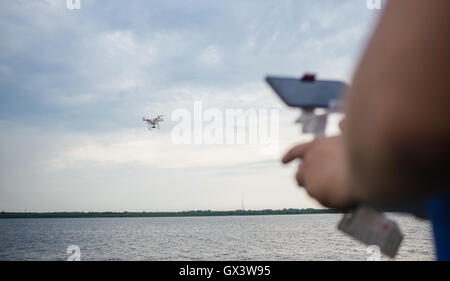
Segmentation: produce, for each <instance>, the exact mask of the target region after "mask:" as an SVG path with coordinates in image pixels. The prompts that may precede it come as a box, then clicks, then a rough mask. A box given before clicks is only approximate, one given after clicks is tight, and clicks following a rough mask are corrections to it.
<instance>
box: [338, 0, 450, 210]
mask: <svg viewBox="0 0 450 281" xmlns="http://www.w3.org/2000/svg"><path fill="white" fill-rule="evenodd" d="M449 80H450V1H448V0H433V1H423V0H392V1H389V3H388V5H387V7H386V10H385V11H384V14H383V16H382V18H381V20H380V23H379V25H378V27H377V29H376V31H375V33H374V35H373V37H372V39H371V41H370V42H369V45H368V48H367V50H366V52H365V53H364V55H363V57H362V59H361V63H360V65H359V67H358V68H357V71H356V73H355V76H354V80H353V83H352V87H351V89H350V91H349V93H348V96H347V108H346V114H347V119H346V125H345V130H344V135H345V138H346V150H347V153H348V159H349V167H350V172H349V177H350V182H351V185H352V188H353V189H354V192H355V194H356V195H357V196H358V197H359V198H361V199H362V200H364V201H372V202H386V201H393V202H398V201H399V200H402V199H408V198H413V197H416V198H417V197H419V196H423V195H427V194H430V193H432V192H434V191H436V190H437V189H438V188H442V187H443V185H446V184H448V183H449V180H448V178H449V174H450V173H449V172H450V171H449V169H448V167H449V163H450V85H449ZM447 161H449V162H447ZM433 181H434V182H433ZM447 187H448V185H447Z"/></svg>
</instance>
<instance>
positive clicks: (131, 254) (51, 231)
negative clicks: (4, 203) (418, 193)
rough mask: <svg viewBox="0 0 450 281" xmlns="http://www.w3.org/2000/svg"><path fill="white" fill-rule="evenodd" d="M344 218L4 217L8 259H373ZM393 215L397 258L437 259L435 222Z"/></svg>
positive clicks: (1, 253)
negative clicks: (72, 250)
mask: <svg viewBox="0 0 450 281" xmlns="http://www.w3.org/2000/svg"><path fill="white" fill-rule="evenodd" d="M341 216H342V215H339V214H314V215H285V216H230V217H176V218H80V219H1V220H0V260H66V259H67V258H68V257H69V256H70V255H69V254H67V253H66V249H67V247H68V246H70V245H77V246H78V247H79V248H80V254H81V260H243V261H246V260H361V261H362V260H366V259H367V258H368V257H369V254H367V252H366V250H367V247H366V246H364V245H362V244H360V243H359V242H356V241H354V240H353V239H351V238H349V237H348V236H346V235H344V234H342V233H341V232H340V231H338V230H337V229H336V225H337V223H338V221H339V220H340V218H341ZM388 216H389V217H391V218H394V219H395V220H396V221H397V222H398V223H399V224H400V226H401V229H402V232H403V234H404V235H405V238H404V240H403V242H402V245H401V248H400V251H399V253H398V255H397V257H396V258H395V260H433V259H434V247H433V241H432V233H431V228H430V224H429V223H428V222H427V221H421V220H417V219H415V218H414V217H411V216H405V215H398V214H389V215H388ZM387 259H388V258H387V257H384V256H383V257H382V260H387Z"/></svg>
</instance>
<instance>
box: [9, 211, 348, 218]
mask: <svg viewBox="0 0 450 281" xmlns="http://www.w3.org/2000/svg"><path fill="white" fill-rule="evenodd" d="M336 213H342V212H341V211H339V210H334V209H282V210H271V209H269V210H235V211H210V210H204V211H202V210H199V211H183V212H48V213H31V212H1V213H0V219H19V218H31V219H34V218H35V219H39V218H141V217H153V218H154V217H213V216H262V215H305V214H336Z"/></svg>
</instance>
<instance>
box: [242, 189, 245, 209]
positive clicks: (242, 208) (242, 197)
mask: <svg viewBox="0 0 450 281" xmlns="http://www.w3.org/2000/svg"><path fill="white" fill-rule="evenodd" d="M241 201H242V211H244V210H245V209H244V192H242V194H241Z"/></svg>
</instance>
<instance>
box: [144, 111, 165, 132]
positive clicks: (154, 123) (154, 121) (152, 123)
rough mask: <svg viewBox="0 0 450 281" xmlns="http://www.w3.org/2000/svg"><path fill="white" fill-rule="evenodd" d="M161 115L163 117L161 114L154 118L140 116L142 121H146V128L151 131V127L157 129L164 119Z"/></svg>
mask: <svg viewBox="0 0 450 281" xmlns="http://www.w3.org/2000/svg"><path fill="white" fill-rule="evenodd" d="M162 117H163V115H158V116H156V117H155V118H145V117H142V121H144V122H145V123H147V125H148V129H149V130H150V131H151V130H152V129H156V128H157V129H159V123H160V122H162V121H164V119H163V118H162Z"/></svg>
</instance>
